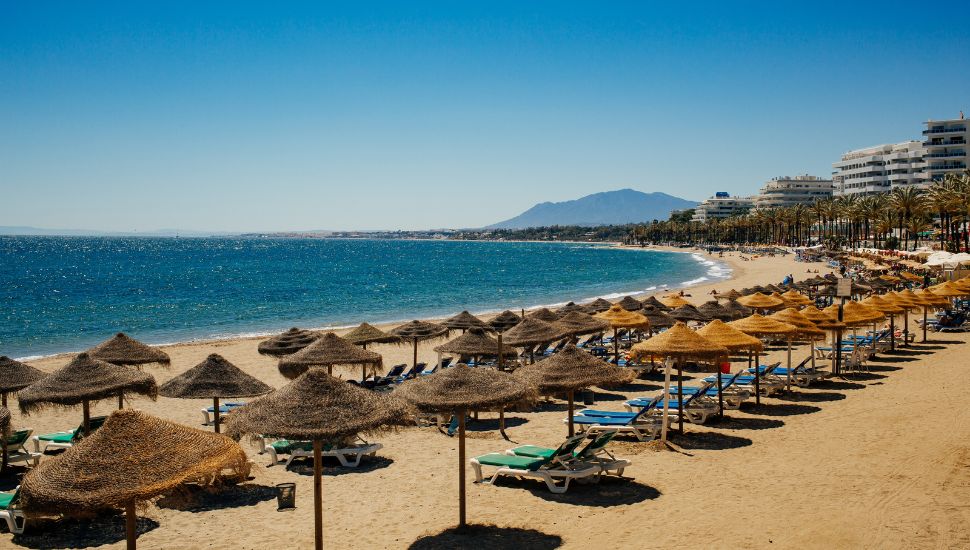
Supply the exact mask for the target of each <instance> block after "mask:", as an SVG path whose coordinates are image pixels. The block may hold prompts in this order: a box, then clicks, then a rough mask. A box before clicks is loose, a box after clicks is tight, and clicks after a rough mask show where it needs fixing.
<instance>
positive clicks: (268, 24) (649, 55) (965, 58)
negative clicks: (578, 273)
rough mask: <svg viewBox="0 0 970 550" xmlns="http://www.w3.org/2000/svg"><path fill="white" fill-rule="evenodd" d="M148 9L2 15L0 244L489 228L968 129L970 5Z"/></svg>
mask: <svg viewBox="0 0 970 550" xmlns="http://www.w3.org/2000/svg"><path fill="white" fill-rule="evenodd" d="M144 4H145V3H141V2H126V3H118V4H115V5H109V4H108V3H86V2H61V3H57V2H17V3H14V2H5V3H4V6H3V9H2V17H0V193H2V194H0V225H29V226H35V227H43V228H84V229H98V230H116V231H132V230H138V231H145V230H155V229H162V228H174V227H179V228H188V229H196V230H213V231H215V230H229V231H275V230H312V229H423V228H431V227H477V226H482V225H486V224H490V223H494V222H498V221H501V220H504V219H507V218H510V217H512V216H514V215H517V214H519V213H521V212H522V211H524V210H526V209H527V208H529V207H531V206H532V205H534V204H535V203H538V202H543V201H554V202H558V201H563V200H570V199H576V198H579V197H581V196H584V195H587V194H590V193H594V192H599V191H611V190H616V189H623V188H633V189H637V190H640V191H645V192H652V191H663V192H666V193H670V194H672V195H675V196H679V197H684V198H689V199H703V198H705V197H707V196H709V195H712V194H713V193H714V192H715V191H722V190H723V191H729V192H731V193H733V194H742V195H750V194H753V193H755V192H757V189H758V188H759V187H760V185H761V184H762V183H763V182H764V181H766V180H768V179H770V178H772V177H774V176H781V175H795V174H798V173H810V174H813V175H825V176H827V175H829V174H830V173H831V163H832V162H834V161H836V160H838V157H839V155H840V154H841V153H843V152H845V151H846V150H849V149H856V148H860V147H867V146H871V145H877V144H881V143H890V142H896V141H904V140H908V139H918V138H919V137H920V131H921V130H922V128H923V126H922V125H921V124H920V123H921V122H922V121H924V120H926V119H927V118H933V119H944V118H956V117H957V115H958V111H959V110H960V109H963V110H964V111H966V112H967V115H968V116H970V40H968V33H970V30H968V26H967V22H968V21H970V2H966V0H963V1H960V2H946V1H941V2H936V1H934V2H932V3H929V4H913V3H912V2H905V3H903V2H901V3H893V2H878V3H872V4H857V3H854V2H839V3H833V4H819V3H815V2H799V3H789V2H768V3H764V4H760V5H754V4H746V3H733V2H727V3H725V2H718V3H712V4H710V5H704V4H702V3H694V2H683V3H682V2H666V3H629V4H620V3H613V4H609V5H606V6H604V5H603V3H599V2H595V3H577V4H569V3H558V2H557V3H549V4H530V5H527V6H524V7H523V6H522V5H521V3H510V4H506V5H501V4H497V3H483V4H484V7H469V6H468V5H467V3H443V4H440V5H430V4H428V5H424V6H423V7H400V5H398V4H397V3H394V4H390V5H382V4H367V5H363V6H357V5H356V3H351V4H352V5H351V6H350V7H331V6H328V7H320V6H319V5H317V4H316V3H308V4H307V5H296V4H295V3H265V4H250V3H245V2H232V3H225V4H216V3H210V2H194V3H190V4H184V5H177V4H176V3H173V2H167V3H158V4H157V5H155V6H146V5H144ZM456 4H457V5H456Z"/></svg>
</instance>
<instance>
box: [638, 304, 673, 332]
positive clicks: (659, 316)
mask: <svg viewBox="0 0 970 550" xmlns="http://www.w3.org/2000/svg"><path fill="white" fill-rule="evenodd" d="M637 313H639V314H640V315H643V316H644V317H646V318H647V321H649V322H650V329H651V330H653V329H655V328H669V327H672V326H674V325H676V324H677V319H674V318H673V317H671V316H670V315H667V314H666V313H664V312H663V310H661V309H660V308H658V307H656V306H653V305H648V306H643V308H641V309H640V311H637Z"/></svg>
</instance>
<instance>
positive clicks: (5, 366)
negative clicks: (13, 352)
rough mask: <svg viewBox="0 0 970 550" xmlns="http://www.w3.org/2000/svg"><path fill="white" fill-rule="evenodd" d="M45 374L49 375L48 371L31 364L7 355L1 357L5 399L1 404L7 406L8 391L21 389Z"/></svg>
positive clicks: (0, 381) (1, 388) (1, 390)
mask: <svg viewBox="0 0 970 550" xmlns="http://www.w3.org/2000/svg"><path fill="white" fill-rule="evenodd" d="M45 376H47V373H46V372H43V371H40V370H37V369H35V368H34V367H31V366H30V365H26V364H24V363H21V362H20V361H15V360H13V359H11V358H9V357H7V356H6V355H4V356H3V357H0V395H2V399H3V402H2V403H0V405H2V406H3V407H6V406H7V394H8V393H10V392H15V391H20V390H22V389H24V388H26V387H27V386H29V385H31V384H33V383H34V382H37V381H38V380H41V379H42V378H44V377H45Z"/></svg>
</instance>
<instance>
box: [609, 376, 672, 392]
mask: <svg viewBox="0 0 970 550" xmlns="http://www.w3.org/2000/svg"><path fill="white" fill-rule="evenodd" d="M660 381H661V382H662V381H663V379H661V380H660ZM660 388H661V386H659V385H657V384H654V383H653V382H652V381H647V380H642V379H640V378H634V379H633V381H632V382H630V383H627V384H620V385H618V386H609V389H611V390H616V391H618V392H624V393H632V392H645V391H654V390H659V389H660ZM601 391H602V389H600V390H597V391H596V395H597V396H599V394H600V392H601Z"/></svg>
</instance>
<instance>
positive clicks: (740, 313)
mask: <svg viewBox="0 0 970 550" xmlns="http://www.w3.org/2000/svg"><path fill="white" fill-rule="evenodd" d="M721 306H722V307H723V308H724V309H726V310H728V311H730V312H731V313H733V314H734V315H735V317H734V318H735V319H741V318H744V317H747V316H748V315H751V314H752V313H754V310H753V309H751V308H749V307H747V306H743V305H741V304H740V303H739V302H738V301H737V300H728V301H726V302H724V303H723V304H721Z"/></svg>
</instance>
